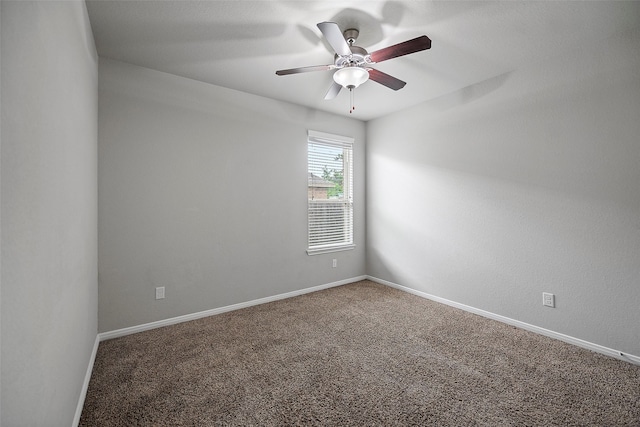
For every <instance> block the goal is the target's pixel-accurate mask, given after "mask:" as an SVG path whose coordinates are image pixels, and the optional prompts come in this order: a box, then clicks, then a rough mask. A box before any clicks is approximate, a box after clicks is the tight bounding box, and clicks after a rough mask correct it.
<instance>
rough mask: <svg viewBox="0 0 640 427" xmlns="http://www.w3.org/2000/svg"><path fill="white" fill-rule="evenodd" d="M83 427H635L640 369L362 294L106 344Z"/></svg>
mask: <svg viewBox="0 0 640 427" xmlns="http://www.w3.org/2000/svg"><path fill="white" fill-rule="evenodd" d="M80 425H82V426H218V425H229V426H245V425H256V426H269V425H278V426H279V425H341V426H342V425H352V426H376V425H380V426H381V425H401V426H405V425H437V426H468V425H486V426H533V425H544V426H547V425H560V426H569V425H579V426H618V425H620V426H621V425H627V426H640V366H637V365H632V364H630V363H626V362H622V361H619V360H616V359H613V358H609V357H606V356H602V355H600V354H596V353H592V352H590V351H587V350H584V349H581V348H578V347H574V346H571V345H568V344H565V343H563V342H560V341H556V340H553V339H550V338H546V337H543V336H540V335H536V334H533V333H531V332H527V331H524V330H520V329H517V328H514V327H511V326H508V325H505V324H502V323H499V322H496V321H492V320H488V319H485V318H482V317H480V316H476V315H473V314H470V313H467V312H464V311H460V310H457V309H454V308H451V307H449V306H446V305H442V304H438V303H434V302H432V301H429V300H425V299H422V298H419V297H416V296H414V295H411V294H407V293H404V292H401V291H398V290H395V289H392V288H389V287H386V286H382V285H378V284H375V283H373V282H369V281H363V282H358V283H354V284H350V285H345V286H340V287H337V288H332V289H328V290H325V291H320V292H315V293H311V294H307V295H303V296H299V297H295V298H290V299H287V300H282V301H277V302H273V303H269V304H264V305H260V306H255V307H251V308H247V309H243V310H238V311H234V312H230V313H225V314H220V315H217V316H212V317H208V318H204V319H200V320H195V321H191V322H186V323H182V324H179V325H174V326H169V327H165V328H160V329H155V330H152V331H147V332H142V333H139V334H135V335H130V336H126V337H122V338H117V339H113V340H109V341H105V342H102V343H100V346H99V348H98V355H97V358H96V362H95V366H94V371H93V375H92V377H91V383H90V385H89V390H88V393H87V398H86V401H85V406H84V410H83V413H82V419H81V422H80Z"/></svg>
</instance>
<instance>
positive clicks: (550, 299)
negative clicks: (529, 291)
mask: <svg viewBox="0 0 640 427" xmlns="http://www.w3.org/2000/svg"><path fill="white" fill-rule="evenodd" d="M542 305H545V306H547V307H552V308H554V307H555V306H556V296H555V295H554V294H550V293H549V292H543V293H542Z"/></svg>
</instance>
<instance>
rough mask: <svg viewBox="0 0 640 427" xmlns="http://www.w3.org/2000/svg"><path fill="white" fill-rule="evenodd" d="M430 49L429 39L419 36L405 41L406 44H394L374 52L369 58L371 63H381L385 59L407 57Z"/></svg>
mask: <svg viewBox="0 0 640 427" xmlns="http://www.w3.org/2000/svg"><path fill="white" fill-rule="evenodd" d="M430 48H431V39H430V38H429V37H427V36H420V37H416V38H415V39H411V40H407V41H406V42H402V43H398V44H394V45H393V46H389V47H385V48H382V49H380V50H376V51H375V52H372V53H371V54H370V55H369V56H371V61H372V62H382V61H386V60H387V59H391V58H397V57H398V56H403V55H408V54H410V53H415V52H419V51H421V50H427V49H430Z"/></svg>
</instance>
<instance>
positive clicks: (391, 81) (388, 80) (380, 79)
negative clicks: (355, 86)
mask: <svg viewBox="0 0 640 427" xmlns="http://www.w3.org/2000/svg"><path fill="white" fill-rule="evenodd" d="M368 70H369V79H370V80H373V81H374V82H376V83H380V84H381V85H383V86H386V87H388V88H389V89H393V90H398V89H402V88H403V87H404V85H406V84H407V83H406V82H403V81H402V80H400V79H396V78H395V77H393V76H390V75H389V74H386V73H383V72H382V71H378V70H375V69H373V68H369V69H368Z"/></svg>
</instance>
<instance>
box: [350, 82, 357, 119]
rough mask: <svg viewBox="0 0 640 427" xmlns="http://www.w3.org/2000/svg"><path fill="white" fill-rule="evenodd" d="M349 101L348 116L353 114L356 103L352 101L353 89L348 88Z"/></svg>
mask: <svg viewBox="0 0 640 427" xmlns="http://www.w3.org/2000/svg"><path fill="white" fill-rule="evenodd" d="M349 100H350V103H351V109H350V110H349V114H351V113H353V110H355V109H356V103H355V101H354V94H353V88H349Z"/></svg>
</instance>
